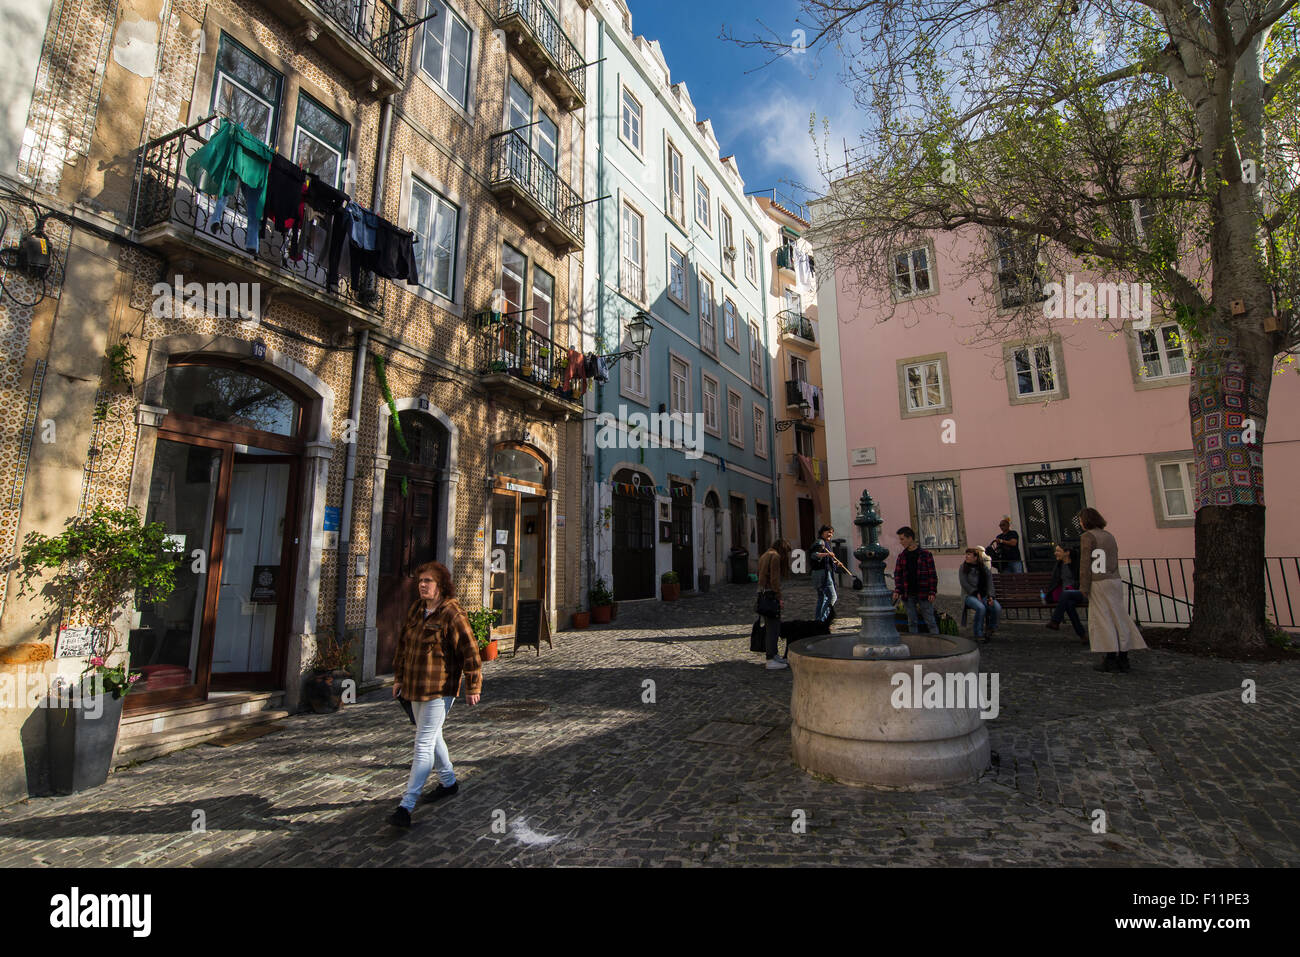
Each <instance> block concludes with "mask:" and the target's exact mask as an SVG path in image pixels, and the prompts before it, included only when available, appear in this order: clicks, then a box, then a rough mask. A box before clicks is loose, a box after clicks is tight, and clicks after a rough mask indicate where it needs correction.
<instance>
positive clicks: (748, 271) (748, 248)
mask: <svg viewBox="0 0 1300 957" xmlns="http://www.w3.org/2000/svg"><path fill="white" fill-rule="evenodd" d="M745 278H746V279H748V280H749V281H750V282H752V283H753V284H754V285H756V286H757V285H758V250H757V249H755V248H754V241H753V240H752V239H750V238H749V237H748V236H746V237H745Z"/></svg>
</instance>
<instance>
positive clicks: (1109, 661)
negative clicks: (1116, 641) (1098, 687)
mask: <svg viewBox="0 0 1300 957" xmlns="http://www.w3.org/2000/svg"><path fill="white" fill-rule="evenodd" d="M1118 669H1119V662H1118V661H1116V659H1115V652H1113V651H1111V652H1108V653H1107V655H1106V660H1105V661H1103V662H1102V663H1101V664H1099V665H1097V666H1096V667H1094V668H1093V670H1094V671H1117V670H1118Z"/></svg>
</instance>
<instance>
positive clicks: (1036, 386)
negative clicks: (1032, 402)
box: [1015, 342, 1057, 396]
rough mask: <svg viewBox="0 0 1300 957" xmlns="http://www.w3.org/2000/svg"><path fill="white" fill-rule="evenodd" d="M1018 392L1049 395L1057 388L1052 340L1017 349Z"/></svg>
mask: <svg viewBox="0 0 1300 957" xmlns="http://www.w3.org/2000/svg"><path fill="white" fill-rule="evenodd" d="M1015 373H1016V394H1017V395H1021V396H1026V395H1030V396H1032V395H1048V394H1051V393H1054V392H1056V391H1057V388H1056V357H1055V351H1054V350H1053V348H1052V344H1051V343H1050V342H1045V343H1042V344H1041V345H1036V346H1021V347H1020V348H1019V349H1016V351H1015Z"/></svg>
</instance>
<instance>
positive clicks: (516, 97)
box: [506, 76, 533, 142]
mask: <svg viewBox="0 0 1300 957" xmlns="http://www.w3.org/2000/svg"><path fill="white" fill-rule="evenodd" d="M507 91H508V92H507V94H506V102H507V104H508V116H507V120H508V122H509V123H510V126H509V127H508V129H511V130H514V131H515V132H516V133H518V134H519V136H520V137H521V138H522V139H523V140H524V142H528V141H529V140H530V139H531V138H532V137H531V132H532V131H531V129H525V128H524V127H527V126H529V124H531V123H532V122H533V95H532V94H531V93H529V92H528V91H527V90H526V89H524V85H523V84H522V83H520V82H519V81H518V80H516V79H515V78H514V77H513V76H512V77H511V78H510V83H509V84H508V85H507Z"/></svg>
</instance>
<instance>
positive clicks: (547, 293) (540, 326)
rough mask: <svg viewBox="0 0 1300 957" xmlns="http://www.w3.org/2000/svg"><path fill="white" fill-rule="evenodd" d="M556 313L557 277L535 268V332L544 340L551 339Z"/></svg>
mask: <svg viewBox="0 0 1300 957" xmlns="http://www.w3.org/2000/svg"><path fill="white" fill-rule="evenodd" d="M554 311H555V277H554V276H552V275H551V274H550V273H548V272H547V271H546V270H545V269H542V268H540V267H538V266H533V311H532V312H530V313H529V314H528V315H529V316H530V318H531V321H532V326H533V331H534V332H536V333H537V334H538V335H539V336H541V337H542V338H543V339H549V338H551V322H552V320H553V317H554Z"/></svg>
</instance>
